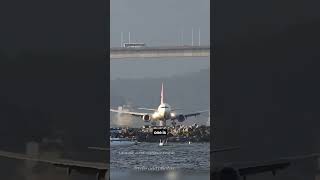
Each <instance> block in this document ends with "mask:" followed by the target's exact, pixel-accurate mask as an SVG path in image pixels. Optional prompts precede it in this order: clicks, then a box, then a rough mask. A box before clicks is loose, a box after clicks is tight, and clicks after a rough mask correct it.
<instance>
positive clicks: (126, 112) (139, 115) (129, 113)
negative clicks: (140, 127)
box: [110, 109, 147, 118]
mask: <svg viewBox="0 0 320 180" xmlns="http://www.w3.org/2000/svg"><path fill="white" fill-rule="evenodd" d="M110 111H111V112H116V113H121V114H128V115H132V116H137V117H141V118H142V116H144V115H146V114H147V113H139V112H130V111H119V110H116V109H110Z"/></svg>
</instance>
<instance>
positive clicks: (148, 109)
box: [138, 108, 157, 111]
mask: <svg viewBox="0 0 320 180" xmlns="http://www.w3.org/2000/svg"><path fill="white" fill-rule="evenodd" d="M138 109H141V110H147V111H156V110H157V109H152V108H138Z"/></svg>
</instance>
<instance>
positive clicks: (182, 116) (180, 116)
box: [177, 114, 186, 122]
mask: <svg viewBox="0 0 320 180" xmlns="http://www.w3.org/2000/svg"><path fill="white" fill-rule="evenodd" d="M177 120H178V121H179V122H183V121H185V120H186V117H185V116H184V115H182V114H180V115H178V116H177Z"/></svg>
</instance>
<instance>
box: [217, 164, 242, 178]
mask: <svg viewBox="0 0 320 180" xmlns="http://www.w3.org/2000/svg"><path fill="white" fill-rule="evenodd" d="M212 177H213V179H216V180H239V179H240V175H239V172H238V171H237V170H236V169H234V168H232V167H223V168H219V169H215V170H213V173H212Z"/></svg>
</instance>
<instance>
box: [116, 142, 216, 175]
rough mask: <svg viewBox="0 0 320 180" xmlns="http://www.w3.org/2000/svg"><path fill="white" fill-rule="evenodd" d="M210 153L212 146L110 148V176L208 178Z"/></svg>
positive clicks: (178, 145) (154, 144)
mask: <svg viewBox="0 0 320 180" xmlns="http://www.w3.org/2000/svg"><path fill="white" fill-rule="evenodd" d="M209 153H210V144H209V143H191V144H188V143H170V142H169V143H168V146H162V147H160V146H159V145H158V143H141V144H139V145H132V146H129V147H128V146H126V147H121V146H118V147H117V146H116V147H111V164H110V166H111V172H110V175H111V179H123V178H130V179H140V180H141V179H150V177H152V179H153V180H155V179H168V180H177V179H197V180H200V179H201V180H202V179H209V171H210V170H209V164H210V162H209V160H210V154H209ZM135 177H136V178H135Z"/></svg>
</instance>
